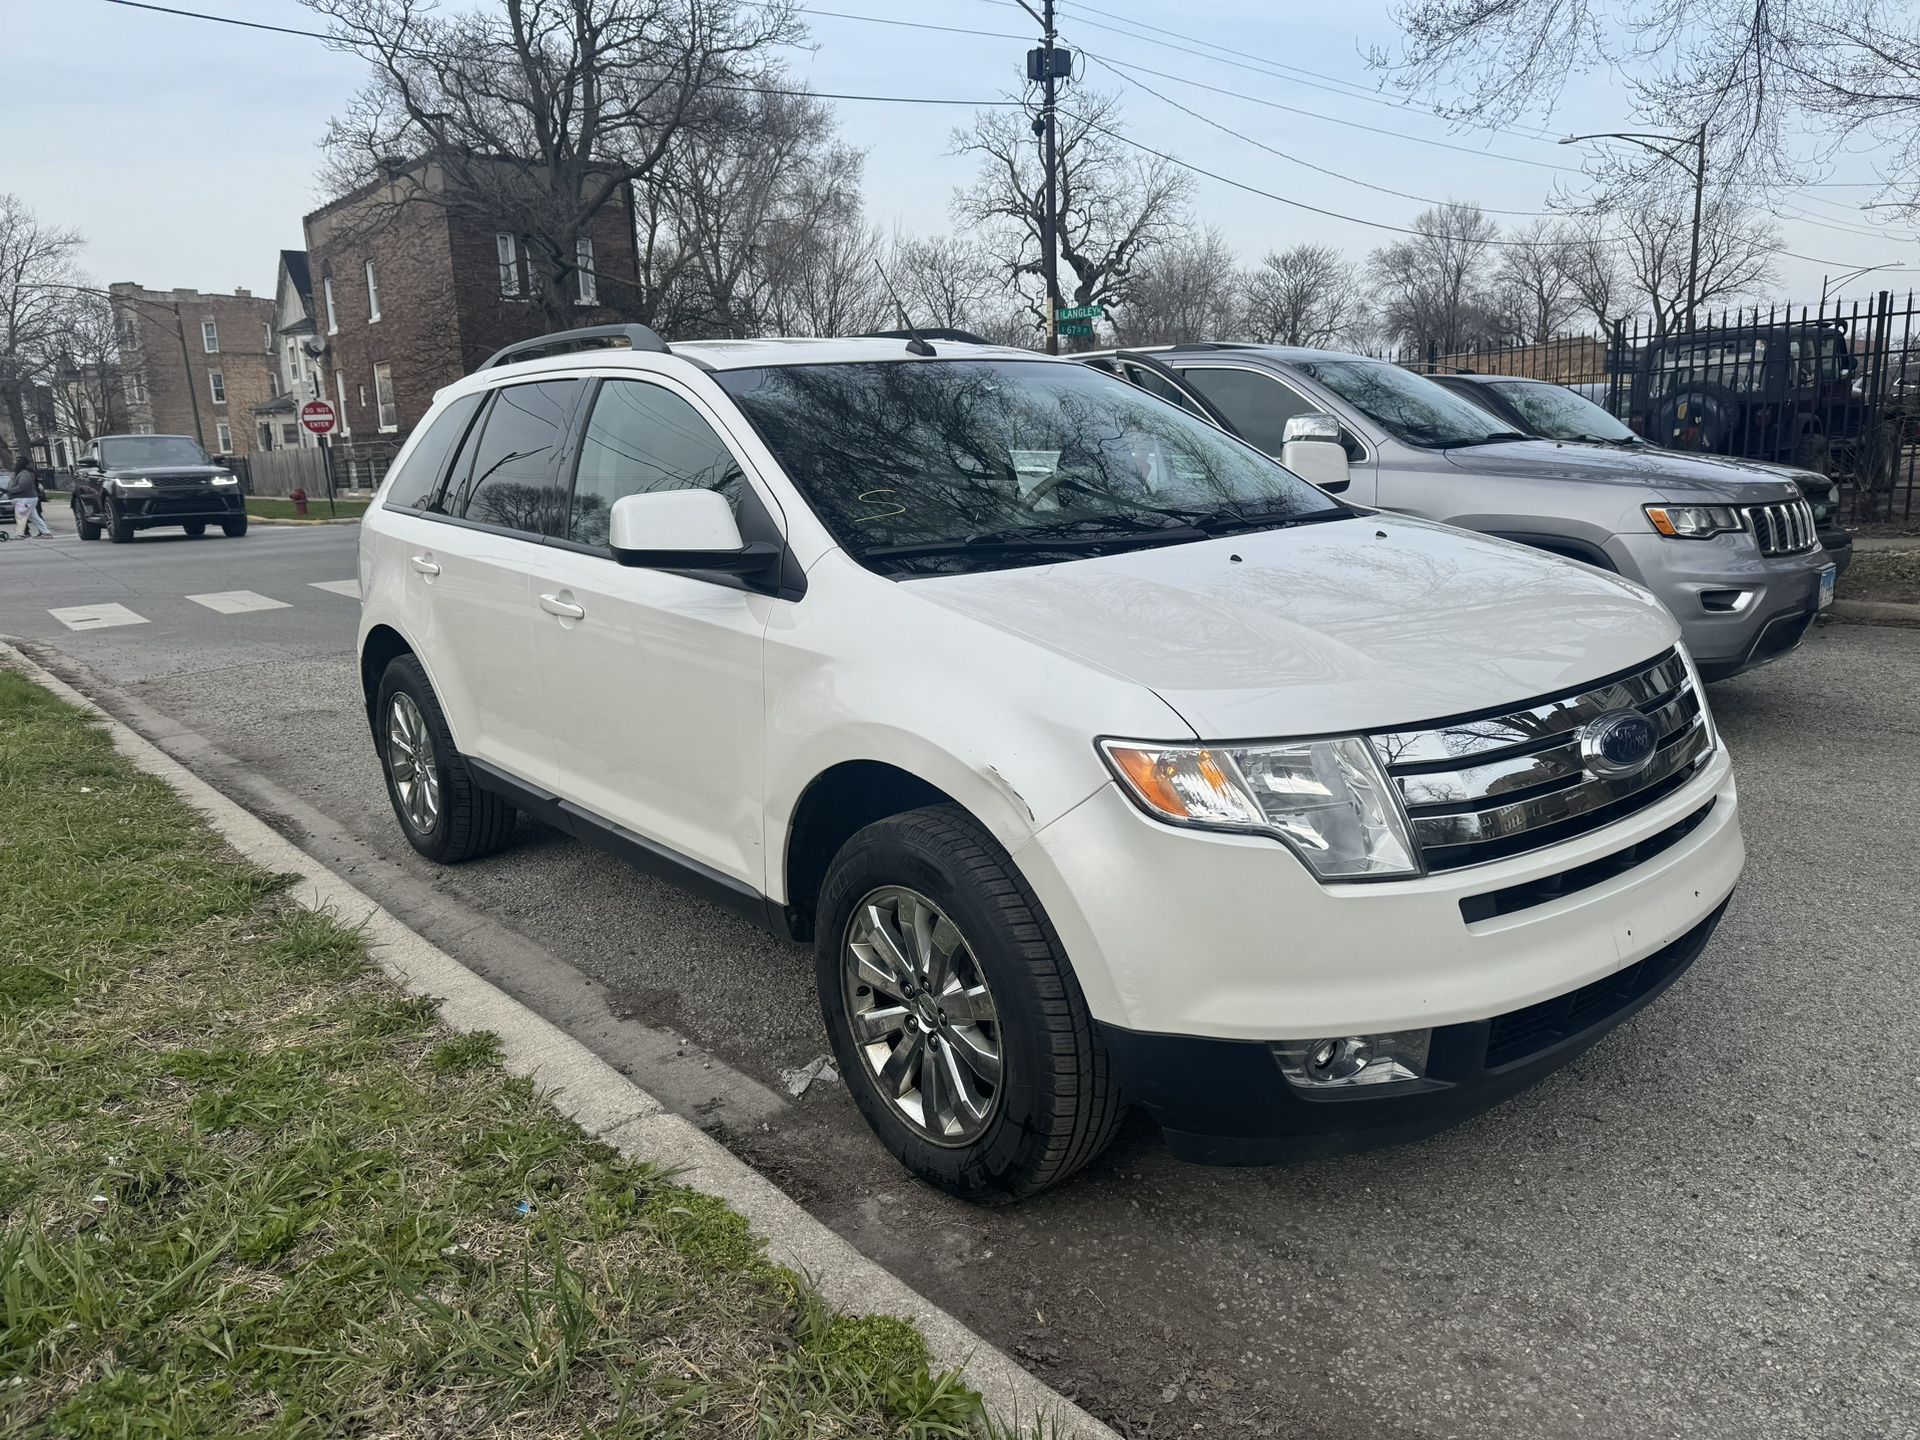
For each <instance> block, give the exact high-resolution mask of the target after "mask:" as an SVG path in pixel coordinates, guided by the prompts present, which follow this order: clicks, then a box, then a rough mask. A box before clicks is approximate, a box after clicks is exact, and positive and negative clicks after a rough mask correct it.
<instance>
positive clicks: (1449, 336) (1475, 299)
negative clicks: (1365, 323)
mask: <svg viewBox="0 0 1920 1440" xmlns="http://www.w3.org/2000/svg"><path fill="white" fill-rule="evenodd" d="M1413 228H1414V230H1415V232H1416V233H1415V234H1413V235H1411V236H1409V237H1408V238H1407V239H1405V240H1399V241H1396V242H1395V243H1393V244H1391V245H1385V246H1382V247H1381V248H1380V249H1378V250H1376V251H1374V252H1373V255H1372V257H1371V259H1370V260H1369V268H1370V269H1371V271H1372V275H1373V282H1374V287H1375V291H1376V294H1377V296H1378V300H1379V306H1380V321H1381V325H1382V326H1383V328H1384V329H1385V331H1386V333H1387V335H1388V336H1389V337H1390V338H1391V339H1392V340H1393V341H1394V342H1395V343H1397V344H1399V345H1401V346H1404V347H1406V348H1407V349H1409V350H1412V351H1413V352H1415V353H1416V354H1419V353H1424V352H1426V351H1428V350H1438V351H1440V352H1441V353H1445V354H1451V353H1454V352H1457V351H1461V350H1464V349H1466V348H1467V347H1468V346H1469V345H1471V344H1473V343H1475V342H1476V341H1477V340H1479V339H1480V338H1481V337H1482V335H1483V334H1484V331H1485V323H1484V322H1485V313H1486V307H1487V288H1488V284H1489V280H1490V278H1491V277H1490V276H1489V274H1488V266H1489V263H1490V259H1491V257H1490V255H1489V253H1488V252H1489V249H1490V247H1491V244H1492V242H1493V241H1494V240H1496V239H1497V238H1498V237H1499V233H1500V231H1499V227H1498V226H1497V225H1495V224H1494V222H1493V221H1492V220H1490V219H1489V218H1488V217H1487V215H1486V213H1485V212H1484V211H1482V210H1481V209H1480V207H1479V206H1477V205H1467V204H1462V203H1461V202H1459V201H1457V200H1450V201H1448V202H1447V203H1446V204H1444V205H1436V206H1433V207H1431V208H1430V209H1426V210H1422V211H1421V212H1420V214H1419V215H1417V216H1416V217H1415V218H1414V222H1413Z"/></svg>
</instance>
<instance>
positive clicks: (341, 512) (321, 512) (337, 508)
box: [247, 495, 367, 520]
mask: <svg viewBox="0 0 1920 1440" xmlns="http://www.w3.org/2000/svg"><path fill="white" fill-rule="evenodd" d="M366 510H367V502H366V501H365V500H336V501H334V502H333V508H332V509H329V508H328V507H327V498H326V496H324V495H321V496H318V497H316V498H313V499H310V500H308V501H307V513H306V514H305V515H300V514H298V513H297V512H296V511H295V510H294V508H293V502H292V501H291V500H285V499H281V498H279V497H277V496H273V495H249V496H248V497H247V514H249V515H251V516H252V517H253V518H254V519H256V520H350V519H353V518H354V517H356V516H359V515H364V514H365V513H366Z"/></svg>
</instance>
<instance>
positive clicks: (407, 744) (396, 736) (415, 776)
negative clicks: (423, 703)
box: [387, 690, 440, 835]
mask: <svg viewBox="0 0 1920 1440" xmlns="http://www.w3.org/2000/svg"><path fill="white" fill-rule="evenodd" d="M387 767H388V769H389V771H390V772H391V773H392V775H393V790H394V793H395V794H396V795H398V796H399V797H400V809H401V811H402V813H403V814H405V816H406V818H407V823H408V824H409V825H411V826H412V827H413V829H414V831H415V832H416V833H417V834H421V835H431V834H432V833H433V829H434V826H436V825H438V824H439V823H440V768H439V766H438V765H436V764H435V763H434V753H433V735H432V733H431V732H430V731H428V729H427V721H426V717H425V716H423V715H422V714H421V713H420V707H419V706H418V705H417V704H415V703H414V699H413V697H412V696H411V695H409V694H407V692H406V691H404V690H400V691H396V692H395V693H394V696H393V699H392V701H391V702H390V703H389V704H388V706H387Z"/></svg>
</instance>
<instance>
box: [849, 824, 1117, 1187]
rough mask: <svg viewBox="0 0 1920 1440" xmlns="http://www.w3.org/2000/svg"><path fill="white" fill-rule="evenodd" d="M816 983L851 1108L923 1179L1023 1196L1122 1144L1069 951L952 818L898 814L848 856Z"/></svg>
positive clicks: (1001, 863) (1019, 883)
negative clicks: (849, 1093)
mask: <svg viewBox="0 0 1920 1440" xmlns="http://www.w3.org/2000/svg"><path fill="white" fill-rule="evenodd" d="M815 971H816V980H817V983H818V987H819V992H820V1007H821V1011H822V1014H823V1015H824V1017H825V1019H826V1024H827V1032H828V1036H829V1038H830V1039H831V1041H832V1044H833V1051H834V1056H835V1059H836V1060H837V1061H838V1063H839V1066H840V1073H841V1074H842V1075H843V1076H845V1077H846V1081H847V1086H848V1088H849V1089H850V1090H851V1091H852V1093H853V1098H854V1101H855V1103H856V1104H858V1105H859V1107H860V1111H861V1113H862V1114H863V1115H864V1116H865V1117H866V1119H867V1123H868V1124H869V1125H871V1126H872V1127H873V1130H874V1133H875V1134H876V1135H878V1136H879V1137H880V1140H881V1143H882V1144H884V1145H885V1146H886V1147H887V1148H888V1149H889V1150H891V1151H892V1152H893V1153H894V1155H895V1156H896V1157H897V1158H898V1159H899V1160H900V1162H901V1163H902V1164H903V1165H905V1166H906V1167H907V1168H908V1169H909V1170H911V1171H912V1172H913V1173H914V1174H916V1175H918V1176H919V1177H920V1178H922V1179H923V1180H926V1181H927V1182H928V1183H929V1184H931V1185H934V1186H937V1187H938V1188H939V1189H941V1190H944V1191H946V1192H947V1193H948V1194H951V1195H957V1196H960V1197H961V1198H963V1199H967V1200H975V1201H984V1202H998V1201H1005V1200H1013V1199H1020V1198H1024V1197H1026V1196H1029V1195H1034V1194H1038V1193H1039V1192H1040V1191H1042V1190H1045V1189H1046V1188H1048V1187H1049V1186H1051V1185H1057V1184H1058V1183H1060V1182H1061V1181H1062V1180H1064V1179H1066V1178H1067V1177H1068V1176H1070V1175H1072V1174H1073V1173H1074V1172H1075V1171H1076V1170H1078V1169H1080V1168H1081V1167H1082V1166H1083V1165H1085V1164H1087V1163H1088V1162H1089V1161H1090V1160H1092V1159H1093V1158H1094V1157H1095V1156H1096V1155H1098V1154H1099V1153H1100V1152H1101V1150H1103V1149H1104V1148H1106V1145H1107V1143H1108V1142H1109V1141H1110V1140H1111V1139H1112V1138H1113V1135H1114V1132H1115V1130H1116V1129H1117V1128H1118V1126H1119V1123H1120V1119H1121V1116H1122V1114H1123V1113H1124V1109H1125V1107H1124V1104H1123V1102H1122V1100H1121V1097H1120V1093H1119V1086H1118V1084H1117V1083H1116V1081H1115V1079H1114V1077H1113V1074H1112V1070H1111V1067H1110V1064H1109V1062H1108V1059H1107V1055H1106V1052H1105V1050H1104V1049H1102V1047H1101V1045H1100V1042H1099V1039H1098V1037H1097V1036H1096V1035H1095V1033H1094V1028H1093V1022H1092V1018H1091V1017H1090V1016H1089V1015H1088V1013H1087V1005H1086V999H1085V997H1084V996H1082V994H1081V993H1080V986H1079V983H1078V982H1077V981H1076V980H1075V979H1074V975H1073V970H1072V967H1071V966H1070V965H1069V964H1068V963H1067V958H1066V955H1065V953H1064V951H1063V949H1062V947H1061V944H1060V939H1059V937H1058V936H1057V935H1056V934H1054V931H1053V926H1052V924H1051V923H1050V922H1049V921H1048V919H1047V917H1046V913H1045V911H1043V910H1042V909H1041V908H1040V902H1039V901H1038V899H1036V898H1035V896H1034V895H1033V893H1032V891H1030V890H1029V889H1028V888H1027V886H1026V882H1025V881H1024V880H1023V879H1022V878H1021V876H1020V874H1019V872H1018V871H1017V870H1016V869H1015V867H1014V864H1013V861H1012V859H1011V858H1010V857H1009V856H1008V855H1007V853H1006V851H1004V850H1003V849H1001V847H1000V845H999V844H998V842H997V841H995V840H994V838H993V836H992V835H991V834H989V833H988V832H987V830H986V829H985V827H983V826H982V825H981V824H980V823H979V822H978V821H977V820H975V819H973V817H972V816H970V815H968V814H967V813H966V812H965V811H963V810H961V809H959V808H958V807H957V806H952V805H939V806H931V807H928V808H926V809H923V810H913V811H909V812H907V813H906V814H903V815H895V816H891V817H889V818H888V819H885V820H881V821H877V822H876V823H874V824H872V825H869V826H867V827H866V828H865V829H864V830H861V831H860V832H859V833H858V834H856V835H855V836H854V837H853V838H852V839H851V840H849V841H848V842H847V843H846V845H845V846H844V847H842V849H841V851H840V853H839V854H838V855H837V856H836V857H835V858H834V860H833V864H832V866H831V867H830V868H829V870H828V873H827V879H826V883H825V885H824V886H823V887H822V889H821V894H820V905H819V918H818V925H817V934H816V940H815ZM856 1036H857V1038H856Z"/></svg>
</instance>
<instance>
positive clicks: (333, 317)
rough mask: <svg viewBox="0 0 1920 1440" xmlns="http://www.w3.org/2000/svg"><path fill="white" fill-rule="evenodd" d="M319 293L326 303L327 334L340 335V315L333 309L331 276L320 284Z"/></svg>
mask: <svg viewBox="0 0 1920 1440" xmlns="http://www.w3.org/2000/svg"><path fill="white" fill-rule="evenodd" d="M320 291H321V294H322V295H323V296H324V297H325V299H326V302H327V334H329V335H338V334H339V333H340V314H339V312H338V311H337V310H335V309H334V308H333V277H332V276H331V275H329V276H327V278H326V279H324V280H322V281H321V282H320Z"/></svg>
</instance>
